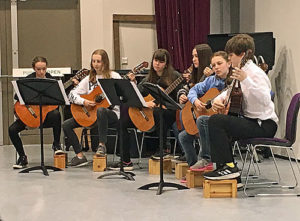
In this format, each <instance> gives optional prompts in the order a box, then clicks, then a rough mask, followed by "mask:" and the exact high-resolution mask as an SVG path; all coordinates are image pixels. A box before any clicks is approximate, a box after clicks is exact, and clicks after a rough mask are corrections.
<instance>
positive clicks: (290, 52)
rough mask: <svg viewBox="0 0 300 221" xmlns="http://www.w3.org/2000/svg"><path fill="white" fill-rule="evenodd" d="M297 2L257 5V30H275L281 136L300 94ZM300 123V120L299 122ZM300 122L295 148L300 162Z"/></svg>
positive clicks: (275, 77)
mask: <svg viewBox="0 0 300 221" xmlns="http://www.w3.org/2000/svg"><path fill="white" fill-rule="evenodd" d="M299 8H300V2H299V1H298V0H288V1H276V2H275V1H273V0H264V1H259V0H257V1H256V2H255V31H256V32H262V31H272V32H274V37H275V38H276V57H275V65H274V67H273V70H272V71H270V79H271V82H272V87H273V88H274V89H275V93H276V97H275V98H276V103H275V105H276V111H277V113H278V115H279V117H280V127H279V130H278V136H283V135H284V131H285V117H286V111H287V108H288V105H289V102H290V99H291V97H292V95H294V94H295V93H297V92H300V75H299V73H300V66H299V65H297V64H299V63H298V62H299V59H300V41H299V36H300V29H299V28H298V25H299V22H298V21H299V10H298V9H299ZM298 122H300V119H299V120H298ZM299 130H300V123H298V139H297V140H296V144H295V149H296V151H297V157H298V159H300V137H299Z"/></svg>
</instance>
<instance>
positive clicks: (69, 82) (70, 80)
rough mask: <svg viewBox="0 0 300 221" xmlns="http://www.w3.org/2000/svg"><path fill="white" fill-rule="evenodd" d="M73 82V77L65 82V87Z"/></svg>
mask: <svg viewBox="0 0 300 221" xmlns="http://www.w3.org/2000/svg"><path fill="white" fill-rule="evenodd" d="M72 84H73V81H72V78H71V79H69V80H68V81H66V82H65V83H64V88H65V89H67V88H68V87H70V86H71V85H72Z"/></svg>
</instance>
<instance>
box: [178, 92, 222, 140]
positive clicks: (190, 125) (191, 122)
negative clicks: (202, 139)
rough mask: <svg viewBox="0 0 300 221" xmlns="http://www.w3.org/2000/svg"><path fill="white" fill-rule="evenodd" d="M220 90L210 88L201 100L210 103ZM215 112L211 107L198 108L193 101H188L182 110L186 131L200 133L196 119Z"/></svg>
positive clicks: (192, 133)
mask: <svg viewBox="0 0 300 221" xmlns="http://www.w3.org/2000/svg"><path fill="white" fill-rule="evenodd" d="M219 94H220V91H219V90H218V89H217V88H210V89H209V90H208V91H207V92H206V93H205V94H204V95H203V96H202V97H200V98H199V100H200V101H202V102H203V103H206V104H207V105H209V104H210V103H211V100H212V99H214V98H215V97H217V96H218V95H219ZM213 114H215V112H213V111H212V109H211V108H208V109H202V110H201V111H199V110H197V108H195V106H194V105H193V104H192V103H191V102H189V101H188V102H187V103H186V104H185V106H184V108H183V109H182V112H181V120H182V124H183V126H184V129H185V130H186V132H187V133H188V134H190V135H195V134H197V133H198V128H197V125H196V120H197V118H198V117H199V116H201V115H207V116H211V115H213Z"/></svg>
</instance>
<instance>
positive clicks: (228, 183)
mask: <svg viewBox="0 0 300 221" xmlns="http://www.w3.org/2000/svg"><path fill="white" fill-rule="evenodd" d="M236 195H237V181H236V180H235V179H233V180H207V179H205V180H204V187H203V196H204V198H224V197H232V198H236Z"/></svg>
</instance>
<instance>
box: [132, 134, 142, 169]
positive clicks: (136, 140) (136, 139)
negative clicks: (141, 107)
mask: <svg viewBox="0 0 300 221" xmlns="http://www.w3.org/2000/svg"><path fill="white" fill-rule="evenodd" d="M133 132H134V137H135V142H136V146H137V149H138V152H139V161H138V166H139V168H140V169H141V168H142V167H141V164H142V149H141V147H140V145H139V139H138V136H137V132H136V129H133Z"/></svg>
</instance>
